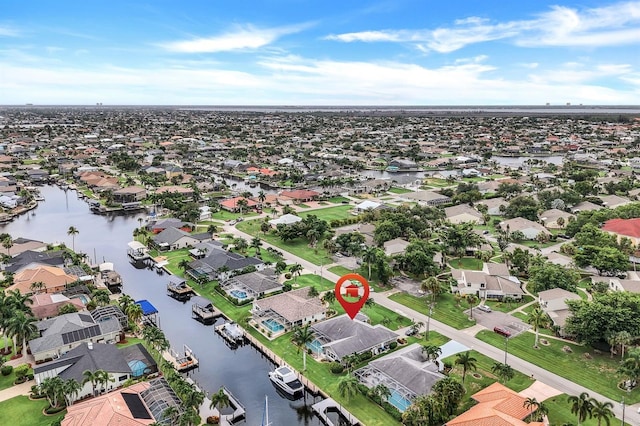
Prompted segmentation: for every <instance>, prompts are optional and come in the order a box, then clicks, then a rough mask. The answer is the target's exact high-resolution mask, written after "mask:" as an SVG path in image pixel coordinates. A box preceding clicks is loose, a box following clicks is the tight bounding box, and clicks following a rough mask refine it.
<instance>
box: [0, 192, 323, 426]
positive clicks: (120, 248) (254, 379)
mask: <svg viewBox="0 0 640 426" xmlns="http://www.w3.org/2000/svg"><path fill="white" fill-rule="evenodd" d="M41 193H42V195H43V196H44V197H45V201H42V202H41V203H40V205H39V206H38V207H37V208H36V209H35V210H33V211H32V212H30V213H27V214H25V215H23V216H20V217H18V218H16V219H15V220H14V221H13V222H11V223H9V224H4V225H0V228H1V229H2V230H1V231H0V232H7V233H9V234H10V235H11V236H12V237H13V238H17V237H25V238H31V239H34V240H39V241H44V242H63V243H65V244H66V245H67V246H71V245H72V238H71V236H69V235H67V230H68V229H69V227H70V226H74V227H75V228H76V229H78V231H79V233H78V234H77V235H76V236H75V249H76V251H78V252H83V253H87V255H88V256H89V258H90V259H91V261H92V262H97V263H100V262H103V261H109V262H113V263H114V265H115V270H116V271H117V272H118V273H120V275H121V276H122V279H123V283H124V284H123V291H124V292H125V293H127V294H129V295H130V296H131V297H133V298H134V299H135V300H140V299H147V300H149V301H150V302H151V303H152V304H153V305H154V306H155V307H156V308H157V309H158V310H159V312H160V323H161V326H162V330H163V331H164V333H165V335H166V336H167V338H168V339H169V340H170V342H171V345H172V346H173V347H176V348H181V347H183V345H185V344H186V345H188V346H189V347H190V348H191V349H192V350H193V352H194V354H195V355H196V356H197V357H198V359H199V361H200V367H199V369H196V370H193V371H191V372H189V373H188V375H189V377H191V378H192V379H193V380H194V381H195V382H196V383H197V384H198V386H199V387H201V388H202V389H204V390H206V392H207V393H208V394H210V393H211V392H215V391H217V390H218V389H219V388H220V387H221V386H222V385H224V386H226V387H227V388H228V389H229V390H230V391H231V392H232V393H233V394H234V395H235V396H236V397H237V398H238V399H239V401H240V402H241V403H242V404H243V405H244V406H245V408H246V410H247V417H246V424H250V425H259V424H260V421H261V417H262V412H263V408H264V397H265V395H267V396H268V400H269V414H270V420H271V422H272V424H273V425H297V424H304V425H310V426H317V425H320V424H322V423H321V421H320V420H319V418H318V417H317V416H316V415H315V414H314V413H313V410H312V409H311V406H312V405H313V404H314V403H316V402H318V401H319V400H320V399H319V398H314V397H313V395H311V394H307V395H305V398H301V399H298V400H296V401H290V400H288V399H285V398H283V397H282V396H281V395H280V394H279V393H278V392H277V391H276V389H275V388H274V387H273V385H272V384H271V382H270V381H269V378H268V373H269V371H272V370H273V368H274V364H273V362H272V361H271V360H270V359H269V358H268V357H267V356H265V355H264V354H262V353H260V352H259V351H258V350H257V349H256V348H254V347H253V346H251V345H244V346H238V347H235V348H230V347H228V346H227V344H226V343H225V341H224V340H223V338H222V337H220V336H219V335H217V334H216V333H215V332H214V328H213V326H207V325H204V324H202V323H200V322H198V321H195V320H194V319H192V305H191V303H189V302H186V303H181V302H179V301H176V300H174V299H173V298H171V297H169V296H167V295H166V285H167V283H168V281H167V275H166V274H159V273H157V272H156V271H154V270H150V269H147V268H146V267H144V266H142V265H138V266H134V265H132V264H131V263H130V262H129V258H128V255H127V243H128V242H129V241H131V240H132V238H133V237H132V233H133V230H134V229H135V228H136V227H137V226H139V224H138V221H137V219H138V217H142V216H143V215H140V214H131V215H107V216H102V215H94V214H92V213H90V211H89V206H88V205H87V203H85V202H84V201H83V200H80V199H78V197H77V195H76V192H75V191H71V190H70V191H66V192H65V191H63V190H61V189H59V188H57V187H53V186H46V187H43V188H42V189H41ZM221 321H222V320H220V319H219V320H217V321H216V322H215V324H220V323H221Z"/></svg>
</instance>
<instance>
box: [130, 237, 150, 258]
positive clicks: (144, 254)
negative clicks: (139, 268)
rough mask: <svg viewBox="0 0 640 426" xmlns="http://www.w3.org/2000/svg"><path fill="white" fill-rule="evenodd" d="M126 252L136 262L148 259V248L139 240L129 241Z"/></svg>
mask: <svg viewBox="0 0 640 426" xmlns="http://www.w3.org/2000/svg"><path fill="white" fill-rule="evenodd" d="M127 246H128V247H129V248H128V249H127V254H128V255H129V257H131V258H132V259H133V260H135V261H136V262H137V261H139V260H146V259H149V257H150V256H149V249H147V246H145V245H144V244H142V243H141V242H139V241H131V242H129V243H128V244H127Z"/></svg>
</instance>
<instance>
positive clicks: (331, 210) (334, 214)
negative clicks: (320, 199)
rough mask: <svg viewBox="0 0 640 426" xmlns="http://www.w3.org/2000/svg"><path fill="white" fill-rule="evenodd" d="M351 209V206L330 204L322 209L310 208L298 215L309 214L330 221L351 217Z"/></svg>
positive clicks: (305, 215) (304, 215)
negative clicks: (330, 205)
mask: <svg viewBox="0 0 640 426" xmlns="http://www.w3.org/2000/svg"><path fill="white" fill-rule="evenodd" d="M352 210H353V206H349V205H346V206H332V207H327V208H322V209H316V210H311V211H309V212H301V213H300V217H307V216H309V215H310V214H312V215H315V216H317V217H318V219H320V220H326V221H327V222H331V221H332V220H336V219H346V218H348V217H353V215H352V214H351V211H352Z"/></svg>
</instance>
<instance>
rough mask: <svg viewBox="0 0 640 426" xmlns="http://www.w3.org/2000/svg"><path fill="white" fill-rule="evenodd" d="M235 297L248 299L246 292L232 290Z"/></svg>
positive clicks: (231, 292)
mask: <svg viewBox="0 0 640 426" xmlns="http://www.w3.org/2000/svg"><path fill="white" fill-rule="evenodd" d="M229 293H230V294H231V295H232V296H233V297H235V298H236V299H240V300H242V299H246V298H247V292H246V291H242V290H231V291H230V292H229Z"/></svg>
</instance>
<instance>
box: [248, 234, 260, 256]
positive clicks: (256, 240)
mask: <svg viewBox="0 0 640 426" xmlns="http://www.w3.org/2000/svg"><path fill="white" fill-rule="evenodd" d="M250 247H252V248H255V249H256V256H260V247H262V240H261V239H260V238H258V237H253V238H252V239H251V244H250Z"/></svg>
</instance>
